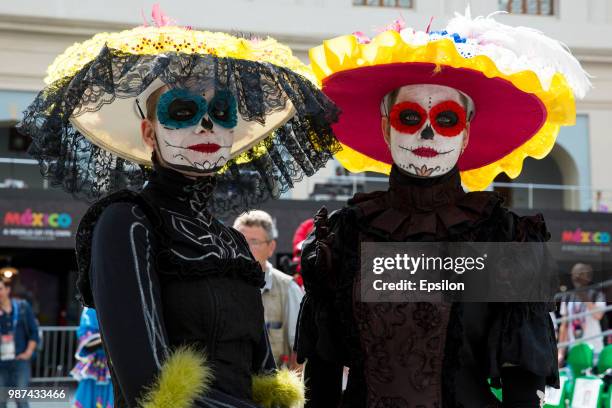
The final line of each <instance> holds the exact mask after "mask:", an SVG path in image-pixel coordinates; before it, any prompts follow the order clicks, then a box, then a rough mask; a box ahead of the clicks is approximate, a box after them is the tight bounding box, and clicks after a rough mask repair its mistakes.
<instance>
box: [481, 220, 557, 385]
mask: <svg viewBox="0 0 612 408" xmlns="http://www.w3.org/2000/svg"><path fill="white" fill-rule="evenodd" d="M509 216H510V217H511V218H510V225H511V226H512V230H513V231H514V241H516V242H545V241H547V240H548V239H549V238H550V234H549V232H548V230H547V228H546V224H545V223H544V219H543V217H542V215H541V214H538V215H536V216H529V217H519V216H517V215H516V214H512V213H509ZM533 260H534V262H536V261H537V262H539V268H540V269H541V271H542V273H545V274H550V276H549V278H550V279H542V281H547V282H549V284H550V285H551V287H554V286H555V285H556V267H555V265H554V262H553V261H552V258H551V257H550V255H549V254H548V251H547V250H546V247H545V246H542V247H541V253H538V254H534V256H533ZM557 287H558V286H557ZM491 307H492V308H493V316H494V318H493V322H492V325H491V328H490V331H489V339H488V344H489V374H490V376H491V377H492V378H494V379H499V378H501V376H502V368H508V367H517V368H520V369H522V370H524V371H527V372H529V373H530V375H532V374H533V375H536V376H539V377H542V378H544V379H545V383H546V385H551V386H555V387H558V385H559V371H558V367H557V342H556V338H555V330H554V326H553V322H552V317H551V315H550V312H551V311H553V310H554V304H553V303H546V302H529V303H527V302H525V303H498V304H491ZM511 378H517V376H512V377H511ZM507 385H508V384H504V388H506V386H507Z"/></svg>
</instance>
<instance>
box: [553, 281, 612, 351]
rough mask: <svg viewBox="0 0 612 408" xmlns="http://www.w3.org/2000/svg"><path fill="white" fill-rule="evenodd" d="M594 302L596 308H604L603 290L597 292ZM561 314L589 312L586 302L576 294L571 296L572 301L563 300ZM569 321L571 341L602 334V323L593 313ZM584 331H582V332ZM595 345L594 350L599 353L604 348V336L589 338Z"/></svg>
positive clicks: (568, 330)
mask: <svg viewBox="0 0 612 408" xmlns="http://www.w3.org/2000/svg"><path fill="white" fill-rule="evenodd" d="M593 304H594V305H595V308H596V309H602V308H604V307H606V302H605V300H604V295H603V293H601V292H597V294H595V295H594V299H593ZM560 311H561V316H563V317H566V316H568V317H570V318H571V317H572V315H575V314H578V313H583V312H587V311H588V309H587V307H586V304H585V303H583V302H580V301H577V300H576V298H575V297H574V296H572V297H571V298H570V301H565V302H561V310H560ZM565 323H567V335H568V340H569V341H574V340H579V339H581V338H587V337H592V336H596V335H598V334H601V323H600V320H597V319H595V318H594V317H593V315H587V316H583V317H577V318H576V319H570V320H568V321H566V322H565ZM580 331H582V333H580ZM586 343H589V344H590V345H592V346H593V351H594V352H595V353H596V354H599V353H600V352H601V350H602V349H603V338H602V337H597V338H595V339H591V340H587V341H586Z"/></svg>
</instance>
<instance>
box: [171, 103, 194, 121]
mask: <svg viewBox="0 0 612 408" xmlns="http://www.w3.org/2000/svg"><path fill="white" fill-rule="evenodd" d="M197 114H198V105H197V104H196V103H195V102H194V101H192V100H188V99H175V100H174V101H172V102H171V103H170V105H169V106H168V116H169V117H170V119H172V120H176V121H178V122H184V121H188V120H192V119H193V117H194V116H196V115H197Z"/></svg>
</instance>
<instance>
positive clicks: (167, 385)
mask: <svg viewBox="0 0 612 408" xmlns="http://www.w3.org/2000/svg"><path fill="white" fill-rule="evenodd" d="M212 378H213V375H212V371H211V369H210V368H209V367H208V366H207V365H206V357H205V356H204V355H203V354H202V353H200V352H197V351H195V350H194V349H193V348H189V347H181V348H178V349H177V350H175V351H174V352H173V353H172V355H170V357H168V359H166V361H165V362H164V365H163V367H162V369H161V371H160V373H159V375H158V377H157V379H156V381H155V383H154V384H153V385H152V386H151V387H150V388H149V390H148V391H147V393H146V394H145V396H144V397H143V398H142V400H141V401H140V404H139V408H168V407H172V408H191V407H192V406H193V403H194V402H195V400H196V398H197V397H198V396H200V395H202V394H204V393H205V392H206V391H207V390H208V388H209V385H210V383H211V382H212Z"/></svg>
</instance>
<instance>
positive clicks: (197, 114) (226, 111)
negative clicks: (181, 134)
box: [157, 88, 238, 129]
mask: <svg viewBox="0 0 612 408" xmlns="http://www.w3.org/2000/svg"><path fill="white" fill-rule="evenodd" d="M206 113H208V115H209V116H210V118H211V119H212V120H213V121H214V122H215V123H217V124H218V125H219V126H222V127H224V128H233V127H235V126H236V124H237V122H238V118H237V110H236V99H235V98H234V96H233V95H232V94H231V93H230V92H229V91H224V90H221V91H217V92H215V96H214V97H213V99H212V100H211V101H210V104H209V103H207V102H206V99H205V98H204V97H203V96H202V95H198V94H194V93H191V92H189V91H188V90H186V89H182V88H174V89H171V90H169V91H168V92H166V93H164V94H163V95H162V96H161V97H160V98H159V102H158V103H157V119H158V120H159V123H161V124H162V126H164V127H166V128H169V129H183V128H187V127H191V126H195V125H197V124H198V123H199V122H200V121H201V120H202V118H203V117H204V115H205V114H206Z"/></svg>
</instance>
